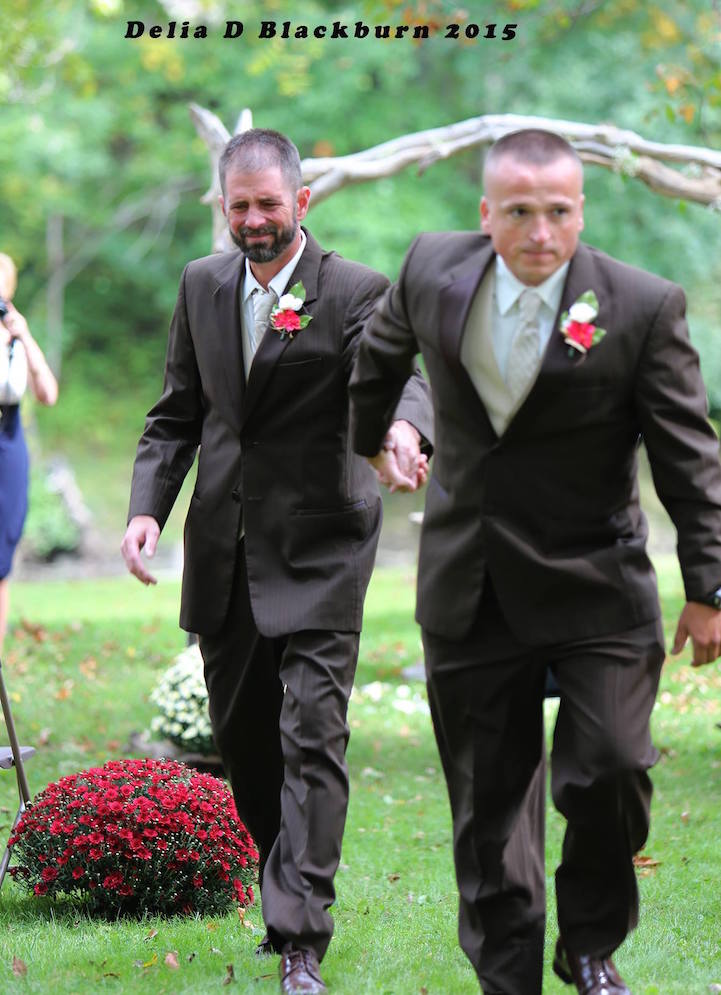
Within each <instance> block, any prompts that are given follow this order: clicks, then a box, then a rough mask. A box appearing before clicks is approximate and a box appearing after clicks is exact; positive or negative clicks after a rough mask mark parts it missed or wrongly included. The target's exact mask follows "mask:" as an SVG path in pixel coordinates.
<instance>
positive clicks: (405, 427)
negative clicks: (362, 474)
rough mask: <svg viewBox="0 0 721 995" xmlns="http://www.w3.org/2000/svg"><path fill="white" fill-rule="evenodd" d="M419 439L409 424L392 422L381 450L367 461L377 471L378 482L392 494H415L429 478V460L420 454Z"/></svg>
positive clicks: (401, 420) (400, 421)
mask: <svg viewBox="0 0 721 995" xmlns="http://www.w3.org/2000/svg"><path fill="white" fill-rule="evenodd" d="M420 441H421V437H420V434H419V432H418V430H417V429H416V428H414V426H413V425H411V424H410V422H407V421H404V420H403V419H399V420H398V421H395V422H393V424H392V425H391V427H390V428H389V430H388V434H387V435H386V437H385V439H384V442H383V448H382V449H381V451H380V452H379V453H378V454H377V455H376V456H372V457H369V459H368V462H369V463H370V465H371V466H372V467H373V469H374V470H375V471H376V475H377V477H378V481H379V483H381V484H383V485H384V486H385V487H388V488H389V490H390V492H391V494H393V493H394V492H395V491H406V492H410V491H416V490H418V489H419V488H421V487H423V485H424V484H425V482H426V480H427V479H428V457H427V456H425V454H423V453H422V452H421V449H420Z"/></svg>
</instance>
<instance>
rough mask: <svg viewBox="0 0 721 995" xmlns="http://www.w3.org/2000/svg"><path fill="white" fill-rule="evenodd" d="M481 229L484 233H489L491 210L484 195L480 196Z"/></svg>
mask: <svg viewBox="0 0 721 995" xmlns="http://www.w3.org/2000/svg"><path fill="white" fill-rule="evenodd" d="M480 215H481V231H482V232H484V234H486V235H490V234H491V210H490V208H489V206H488V201H487V200H486V198H485V197H481V205H480Z"/></svg>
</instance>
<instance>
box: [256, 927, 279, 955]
mask: <svg viewBox="0 0 721 995" xmlns="http://www.w3.org/2000/svg"><path fill="white" fill-rule="evenodd" d="M274 953H275V947H274V946H273V944H272V943H271V940H270V937H269V936H268V934H267V933H266V934H265V936H264V937H263V939H262V940H261V941H260V943H259V944H258V946H257V947H256V948H255V956H256V957H272V956H273V954H274Z"/></svg>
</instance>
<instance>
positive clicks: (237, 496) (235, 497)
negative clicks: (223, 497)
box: [230, 487, 241, 504]
mask: <svg viewBox="0 0 721 995" xmlns="http://www.w3.org/2000/svg"><path fill="white" fill-rule="evenodd" d="M230 496H231V497H232V499H233V500H234V501H236V502H237V503H238V504H240V501H241V495H240V488H239V487H236V488H234V489H233V491H232V492H231V495H230Z"/></svg>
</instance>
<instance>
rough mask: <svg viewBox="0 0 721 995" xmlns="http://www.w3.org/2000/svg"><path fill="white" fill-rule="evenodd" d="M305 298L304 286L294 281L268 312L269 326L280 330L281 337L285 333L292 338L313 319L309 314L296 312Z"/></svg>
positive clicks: (282, 337) (277, 330)
mask: <svg viewBox="0 0 721 995" xmlns="http://www.w3.org/2000/svg"><path fill="white" fill-rule="evenodd" d="M304 300H305V287H304V286H303V284H302V283H296V284H295V285H294V286H292V287H291V288H290V290H289V291H288V293H287V294H283V296H282V297H281V298H280V300H279V301H278V303H277V304H276V306H275V307H274V308H273V310H272V311H271V312H270V327H271V328H274V329H275V330H276V332H280V337H281V339H284V338H285V337H286V335H287V336H288V338H289V339H292V338H293V336H294V335H295V333H296V332H297V331H299V330H300V329H301V328H305V326H306V325H307V324H308V322H309V321H312V320H313V315H311V314H298V312H299V311H300V309H301V308H302V307H303V301H304Z"/></svg>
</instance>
